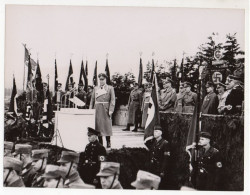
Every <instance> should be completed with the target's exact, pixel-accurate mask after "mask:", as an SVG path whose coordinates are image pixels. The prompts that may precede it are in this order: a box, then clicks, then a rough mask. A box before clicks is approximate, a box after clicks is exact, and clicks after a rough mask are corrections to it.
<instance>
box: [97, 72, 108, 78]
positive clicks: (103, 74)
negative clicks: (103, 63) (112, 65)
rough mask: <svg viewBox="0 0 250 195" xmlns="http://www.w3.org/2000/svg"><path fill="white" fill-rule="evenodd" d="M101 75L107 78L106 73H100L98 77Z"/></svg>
mask: <svg viewBox="0 0 250 195" xmlns="http://www.w3.org/2000/svg"><path fill="white" fill-rule="evenodd" d="M101 77H104V78H107V75H106V74H105V73H100V74H99V75H98V78H101Z"/></svg>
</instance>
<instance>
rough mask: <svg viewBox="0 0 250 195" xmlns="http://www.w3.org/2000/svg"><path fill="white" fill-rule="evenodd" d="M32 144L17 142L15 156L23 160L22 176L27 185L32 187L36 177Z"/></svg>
mask: <svg viewBox="0 0 250 195" xmlns="http://www.w3.org/2000/svg"><path fill="white" fill-rule="evenodd" d="M31 152H32V146H31V145H28V144H16V145H15V152H14V153H13V156H14V157H15V158H17V159H19V160H21V161H22V162H23V168H22V172H21V176H22V178H23V182H24V184H25V186H26V187H31V185H32V181H33V179H34V177H35V174H36V172H35V170H34V169H33V165H32V157H31Z"/></svg>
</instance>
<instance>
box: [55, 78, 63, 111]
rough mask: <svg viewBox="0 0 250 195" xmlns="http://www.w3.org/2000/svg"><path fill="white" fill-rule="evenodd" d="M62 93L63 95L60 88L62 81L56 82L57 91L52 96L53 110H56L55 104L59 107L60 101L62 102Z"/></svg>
mask: <svg viewBox="0 0 250 195" xmlns="http://www.w3.org/2000/svg"><path fill="white" fill-rule="evenodd" d="M63 95H64V92H63V90H62V83H58V84H57V91H56V93H55V95H54V97H53V103H54V110H57V105H58V108H59V109H60V104H61V101H62V102H63Z"/></svg>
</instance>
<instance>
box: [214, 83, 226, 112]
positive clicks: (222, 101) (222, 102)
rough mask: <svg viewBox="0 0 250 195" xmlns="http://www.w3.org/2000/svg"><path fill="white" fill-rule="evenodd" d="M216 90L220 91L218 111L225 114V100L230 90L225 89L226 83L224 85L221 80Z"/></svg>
mask: <svg viewBox="0 0 250 195" xmlns="http://www.w3.org/2000/svg"><path fill="white" fill-rule="evenodd" d="M216 90H217V91H218V99H219V105H218V113H219V114H223V112H224V109H225V102H226V99H227V96H228V92H229V91H225V90H226V85H224V84H223V83H221V82H220V83H218V85H217V88H216Z"/></svg>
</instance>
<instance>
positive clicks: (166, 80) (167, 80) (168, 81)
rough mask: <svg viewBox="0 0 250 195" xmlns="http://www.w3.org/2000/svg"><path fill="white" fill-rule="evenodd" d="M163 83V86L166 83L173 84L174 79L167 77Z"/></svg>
mask: <svg viewBox="0 0 250 195" xmlns="http://www.w3.org/2000/svg"><path fill="white" fill-rule="evenodd" d="M162 83H163V84H166V83H171V84H172V83H173V80H172V79H170V78H169V77H167V78H166V79H164V80H163V81H162Z"/></svg>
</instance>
